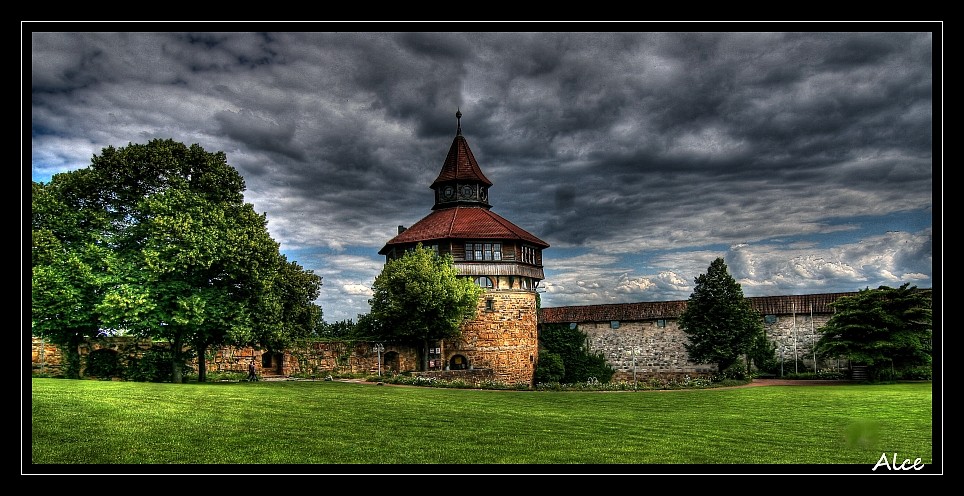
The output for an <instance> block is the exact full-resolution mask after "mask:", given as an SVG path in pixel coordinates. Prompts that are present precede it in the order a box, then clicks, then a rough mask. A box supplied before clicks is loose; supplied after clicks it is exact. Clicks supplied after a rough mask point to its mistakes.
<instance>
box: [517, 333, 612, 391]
mask: <svg viewBox="0 0 964 496" xmlns="http://www.w3.org/2000/svg"><path fill="white" fill-rule="evenodd" d="M587 339H588V336H587V335H586V333H584V332H582V331H581V330H579V329H578V328H571V327H570V326H569V324H545V325H543V326H542V328H541V329H540V330H539V363H538V365H537V366H536V371H535V373H534V380H535V381H536V382H537V383H538V382H541V379H547V380H549V381H550V382H553V381H552V380H551V379H552V378H554V377H557V376H559V378H558V379H556V380H557V381H558V382H561V383H564V384H576V383H580V382H586V381H588V380H589V378H590V377H594V378H595V379H596V380H597V381H599V382H609V381H610V380H612V378H613V375H614V374H615V373H616V371H615V370H613V368H612V366H611V365H609V363H608V362H607V361H606V357H604V356H603V355H602V354H601V353H595V354H594V353H591V352H590V351H589V349H588V347H587V346H586V343H587ZM544 354H545V355H546V356H548V357H549V360H548V361H547V362H546V363H543V362H542V358H543V356H544ZM553 356H555V357H558V359H559V361H560V362H561V364H560V365H561V367H558V366H557V363H556V360H555V358H552V357H553ZM544 367H545V370H543V368H544ZM560 372H561V374H560Z"/></svg>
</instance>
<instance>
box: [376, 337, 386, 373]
mask: <svg viewBox="0 0 964 496" xmlns="http://www.w3.org/2000/svg"><path fill="white" fill-rule="evenodd" d="M383 351H385V347H384V346H382V344H381V343H376V344H375V353H377V354H378V377H381V376H382V352H383Z"/></svg>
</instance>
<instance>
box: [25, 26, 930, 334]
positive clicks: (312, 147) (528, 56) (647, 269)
mask: <svg viewBox="0 0 964 496" xmlns="http://www.w3.org/2000/svg"><path fill="white" fill-rule="evenodd" d="M175 26H176V27H177V28H182V27H191V25H187V26H182V25H180V24H178V25H175ZM77 27H78V28H79V29H76V30H75V31H76V32H72V33H66V32H47V33H39V32H37V33H32V34H30V36H29V39H30V43H31V67H30V74H31V79H30V84H31V119H32V120H31V133H32V136H33V138H32V141H33V146H32V156H33V160H32V170H33V176H34V178H35V179H39V180H44V178H49V175H50V174H52V173H55V172H62V171H66V170H73V169H76V168H79V167H84V166H86V165H89V160H90V157H91V156H92V155H94V154H99V153H100V151H101V150H102V148H104V147H106V146H124V145H126V144H127V143H129V142H135V143H138V142H145V141H147V140H149V139H153V138H172V139H175V140H177V141H181V142H184V143H188V144H193V143H198V144H200V145H201V146H202V147H204V148H205V149H206V150H209V151H224V152H225V153H226V154H227V157H228V161H229V163H230V164H232V165H233V166H234V167H236V168H237V169H238V170H239V172H241V174H242V176H243V177H244V178H245V182H246V185H247V188H248V189H247V191H246V199H247V200H248V201H250V202H252V203H253V204H254V205H255V207H256V208H257V210H258V211H261V212H265V213H267V214H268V220H269V229H270V230H271V232H272V235H273V236H274V237H275V239H276V240H278V241H279V242H280V243H281V245H282V249H283V250H292V251H293V252H294V251H296V252H297V254H298V255H299V259H301V260H307V261H310V263H311V267H309V268H311V269H313V270H316V271H317V272H318V273H319V274H328V275H327V277H326V279H325V281H326V282H325V288H324V290H323V295H322V304H323V307H327V309H326V310H325V315H326V320H332V319H333V318H334V320H337V319H341V318H354V317H355V313H359V312H363V311H365V305H366V304H367V298H365V297H364V296H365V292H366V291H367V290H366V289H365V288H367V287H368V286H370V284H371V282H372V280H373V278H374V276H375V275H377V271H378V268H379V267H380V257H378V256H377V254H376V253H377V250H378V249H379V248H381V247H382V246H383V245H384V243H385V242H386V241H387V240H388V239H390V238H391V237H392V236H393V235H394V234H395V232H396V231H395V230H396V228H397V226H398V225H411V224H412V223H414V222H416V221H418V220H419V219H421V218H422V217H424V216H425V215H427V213H428V212H429V211H430V208H431V206H432V204H433V197H432V191H431V190H430V189H429V188H428V186H429V185H430V184H431V182H432V181H433V180H434V178H435V177H436V175H437V174H438V172H439V170H440V168H441V166H442V163H443V161H444V159H445V154H446V152H447V151H448V148H449V146H450V145H451V143H452V139H453V138H454V136H455V132H456V124H457V123H456V119H455V115H454V114H455V111H456V110H457V109H460V110H461V112H462V114H463V117H462V120H461V126H462V132H463V135H464V136H465V137H466V139H467V140H468V142H469V146H470V147H471V149H472V150H473V152H474V154H475V156H476V158H477V159H478V161H479V164H480V166H481V167H482V170H483V172H484V173H485V174H486V176H487V177H488V178H489V179H490V180H492V182H493V183H494V184H493V187H492V190H491V193H490V202H491V203H492V205H493V211H495V212H497V213H499V214H500V215H502V216H504V217H506V218H507V219H509V220H511V221H512V222H514V223H516V224H518V225H519V226H520V227H522V228H524V229H526V230H528V231H530V232H532V233H533V234H535V235H537V236H538V237H540V238H542V239H544V240H545V241H547V242H549V243H550V245H552V247H551V248H550V249H549V250H547V252H546V254H545V257H546V268H547V271H548V273H547V275H549V277H548V278H547V279H548V280H547V282H546V285H545V287H547V288H548V291H549V292H548V293H547V294H546V295H544V301H547V302H549V303H550V304H553V305H562V304H580V303H587V302H607V303H609V302H617V301H639V300H653V299H685V298H686V297H687V296H688V293H687V291H689V290H690V289H691V285H692V281H693V279H694V278H695V277H696V276H697V275H699V273H700V272H702V271H705V270H706V268H707V266H708V265H709V263H710V262H711V261H712V260H713V258H714V257H715V256H722V255H724V254H725V255H726V257H728V258H732V262H730V260H727V262H728V263H732V265H731V268H732V269H733V270H734V271H738V273H739V274H740V276H741V277H743V278H744V279H743V280H742V281H741V283H742V284H744V287H745V288H746V291H747V293H748V294H756V295H765V294H777V293H773V292H781V291H782V292H790V291H794V292H807V291H809V290H813V291H823V290H833V291H837V290H841V291H849V290H853V289H856V288H860V287H863V286H865V285H867V284H868V283H869V284H870V285H871V286H875V285H876V284H875V283H877V282H880V281H885V280H886V281H895V282H896V281H899V280H913V281H919V282H921V284H922V285H924V286H927V285H929V284H930V274H931V264H932V260H931V258H930V255H929V254H930V249H931V246H932V241H931V239H932V238H931V231H930V225H931V220H930V216H931V210H932V208H933V201H932V199H933V186H934V185H933V168H934V166H935V164H933V154H932V149H933V147H934V142H933V124H932V121H933V118H934V113H933V110H932V107H933V101H932V99H933V78H934V67H933V64H932V59H933V55H934V49H933V43H934V36H933V34H932V33H931V32H915V31H914V30H909V31H907V32H855V33H850V32H823V33H821V32H817V33H809V32H789V33H787V32H733V33H731V32H725V30H726V29H728V27H726V25H725V24H724V25H721V26H720V27H721V28H722V29H711V31H716V32H671V33H646V32H612V33H607V32H501V33H497V32H472V33H460V32H436V33H433V32H396V33H391V32H389V33H380V32H364V31H357V32H269V33H259V32H218V33H203V32H171V33H162V32H158V33H124V32H118V33H85V32H83V25H79V26H77ZM710 27H711V28H713V27H715V26H710ZM831 27H833V26H831ZM639 28H642V29H646V26H645V25H641V26H639ZM938 166H939V165H938ZM877 215H880V216H885V217H884V218H887V219H891V218H892V216H894V215H904V217H901V219H902V224H901V225H900V227H899V228H892V227H890V226H888V225H887V224H882V225H880V226H871V224H870V223H869V222H868V220H867V219H868V218H869V217H871V216H877ZM887 216H889V217H887ZM907 219H910V220H907ZM888 222H889V221H888ZM907 225H910V226H912V227H913V229H911V230H907V228H906V226H907ZM888 230H891V231H894V233H891V234H885V233H886V232H887V231H888ZM804 237H807V238H806V239H804ZM570 250H574V251H570ZM575 250H578V251H575ZM554 253H556V254H558V255H554ZM915 274H916V275H915ZM921 277H922V278H921ZM754 292H756V293H754ZM333 314H334V315H333ZM335 316H337V317H335Z"/></svg>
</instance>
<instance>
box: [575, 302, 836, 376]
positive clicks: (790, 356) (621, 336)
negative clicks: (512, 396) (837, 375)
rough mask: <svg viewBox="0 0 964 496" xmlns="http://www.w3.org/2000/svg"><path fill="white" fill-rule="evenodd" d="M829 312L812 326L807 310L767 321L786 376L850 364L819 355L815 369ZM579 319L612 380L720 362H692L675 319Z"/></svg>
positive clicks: (704, 368)
mask: <svg viewBox="0 0 964 496" xmlns="http://www.w3.org/2000/svg"><path fill="white" fill-rule="evenodd" d="M830 317H831V314H815V315H814V316H813V320H812V325H811V316H810V315H809V314H796V315H793V314H790V315H771V316H769V318H768V319H767V318H766V317H764V318H765V320H764V330H765V332H766V335H767V338H768V339H769V340H770V341H771V342H772V343H774V344H775V345H776V352H775V355H776V358H777V360H782V362H783V372H784V373H785V374H790V373H795V372H814V370H825V369H834V370H840V369H848V368H849V367H850V363H849V361H848V360H846V359H844V358H840V359H836V358H833V359H824V358H820V357H817V358H818V360H817V368H816V369H815V368H814V356H813V349H814V345H815V344H816V343H817V341H819V340H820V336H821V332H820V329H821V327H823V326H824V325H826V323H827V322H828V321H829V320H830ZM661 320H662V321H664V322H665V325H664V326H662V327H661V326H660V325H659V320H657V319H647V320H639V321H618V327H617V328H613V324H612V321H606V322H578V323H576V325H577V326H578V329H579V330H581V331H582V332H584V333H585V334H586V336H587V342H586V345H587V347H588V349H589V351H590V353H593V354H596V353H601V354H602V355H603V357H604V358H605V359H606V362H607V363H608V364H609V365H610V366H612V367H613V369H614V370H615V371H616V373H615V374H614V375H613V381H619V380H625V381H632V380H634V379H635V380H645V379H648V378H651V377H660V378H667V377H683V376H689V377H701V376H708V375H712V374H713V373H715V372H717V367H716V364H700V363H695V362H692V361H690V360H689V355H688V353H687V352H686V348H685V344H686V343H687V342H688V339H689V338H688V337H687V335H686V333H684V332H683V331H682V330H680V328H679V326H678V325H677V323H676V319H672V318H670V319H661Z"/></svg>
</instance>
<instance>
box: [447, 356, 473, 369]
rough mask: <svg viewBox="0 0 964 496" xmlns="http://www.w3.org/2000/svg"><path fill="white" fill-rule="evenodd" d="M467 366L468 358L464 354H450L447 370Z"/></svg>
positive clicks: (465, 367)
mask: <svg viewBox="0 0 964 496" xmlns="http://www.w3.org/2000/svg"><path fill="white" fill-rule="evenodd" d="M467 368H469V359H468V358H465V355H452V357H451V358H449V370H465V369H467Z"/></svg>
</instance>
